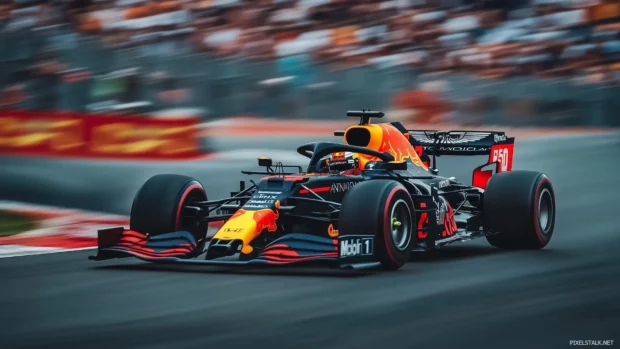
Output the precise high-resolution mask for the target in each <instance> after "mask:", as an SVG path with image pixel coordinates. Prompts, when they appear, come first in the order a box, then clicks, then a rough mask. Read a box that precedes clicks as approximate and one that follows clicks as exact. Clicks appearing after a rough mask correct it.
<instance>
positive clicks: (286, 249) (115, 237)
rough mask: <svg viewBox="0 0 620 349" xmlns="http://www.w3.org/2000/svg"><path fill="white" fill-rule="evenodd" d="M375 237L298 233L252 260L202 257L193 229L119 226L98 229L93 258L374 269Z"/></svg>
mask: <svg viewBox="0 0 620 349" xmlns="http://www.w3.org/2000/svg"><path fill="white" fill-rule="evenodd" d="M373 239H374V238H373V237H372V236H340V237H338V238H334V239H330V238H324V237H319V236H315V235H311V234H300V233H295V234H287V235H284V236H282V237H280V238H279V239H276V240H274V241H272V242H271V243H269V244H268V245H267V246H265V248H264V249H262V250H261V252H260V253H259V254H258V255H257V256H256V257H255V258H252V259H249V260H225V259H198V258H197V257H199V256H200V255H202V254H203V253H205V252H206V250H205V249H204V247H205V246H204V245H205V244H204V243H203V244H199V243H197V242H196V239H195V238H194V236H193V235H192V234H191V233H190V232H187V231H177V232H171V233H167V234H162V235H156V236H148V235H146V234H143V233H140V232H136V231H133V230H127V229H124V228H123V227H118V228H111V229H104V230H99V231H98V232H97V254H96V255H95V256H90V257H89V259H91V260H96V261H101V260H109V259H117V258H127V257H135V258H138V259H140V260H143V261H146V262H151V263H165V264H188V265H211V266H252V265H261V266H283V265H293V264H295V265H298V264H310V263H319V264H326V265H329V266H332V267H339V268H342V269H373V268H377V267H379V266H380V263H379V262H378V261H376V260H375V258H374V251H373V249H372V246H374V241H373ZM362 241H363V242H364V243H363V246H364V248H350V247H349V246H353V245H354V244H355V246H357V245H359V244H360V243H361V242H362ZM342 247H344V248H342ZM349 261H350V262H349Z"/></svg>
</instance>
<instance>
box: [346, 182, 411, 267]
mask: <svg viewBox="0 0 620 349" xmlns="http://www.w3.org/2000/svg"><path fill="white" fill-rule="evenodd" d="M413 210H414V208H413V203H412V201H411V196H410V195H409V192H408V191H407V189H406V188H405V187H404V186H403V185H402V184H400V183H398V182H396V181H392V180H370V181H367V182H362V183H359V184H357V185H355V186H354V187H353V188H351V190H350V191H349V192H348V193H347V194H346V195H345V197H344V198H343V201H342V206H341V210H340V215H339V222H338V229H339V231H340V235H341V236H345V235H360V234H369V233H370V234H374V237H375V257H376V258H377V259H378V261H379V262H381V266H382V267H383V269H386V270H397V269H400V268H402V267H403V266H404V265H405V264H406V263H407V262H408V261H409V258H410V257H411V253H412V250H413V246H414V244H415V243H416V239H417V235H416V234H415V232H416V230H415V227H416V222H415V214H414V212H413ZM393 217H400V218H398V219H400V220H401V226H400V227H402V230H398V231H397V232H396V233H395V234H393V231H396V230H394V229H395V228H394V227H393V224H392V218H393Z"/></svg>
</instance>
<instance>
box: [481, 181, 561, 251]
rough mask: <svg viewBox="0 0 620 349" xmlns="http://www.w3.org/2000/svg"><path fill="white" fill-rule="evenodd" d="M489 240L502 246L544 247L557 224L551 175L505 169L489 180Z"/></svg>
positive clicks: (486, 210) (486, 195)
mask: <svg viewBox="0 0 620 349" xmlns="http://www.w3.org/2000/svg"><path fill="white" fill-rule="evenodd" d="M482 212H483V216H484V217H483V225H484V228H485V229H486V230H490V231H492V232H494V234H493V235H488V236H487V241H488V242H489V243H490V244H491V245H492V246H495V247H498V248H502V249H542V248H544V247H545V246H547V244H548V243H549V241H551V237H552V236H553V231H554V228H555V192H554V190H553V185H552V184H551V180H550V179H549V177H547V175H545V174H543V173H540V172H534V171H511V172H501V173H498V174H496V175H494V176H493V177H491V179H490V180H489V183H488V185H487V187H486V189H485V192H484V198H483V208H482Z"/></svg>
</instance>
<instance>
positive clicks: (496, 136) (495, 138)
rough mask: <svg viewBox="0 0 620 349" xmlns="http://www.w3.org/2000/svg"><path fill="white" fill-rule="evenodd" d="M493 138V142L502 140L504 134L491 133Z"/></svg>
mask: <svg viewBox="0 0 620 349" xmlns="http://www.w3.org/2000/svg"><path fill="white" fill-rule="evenodd" d="M493 140H494V141H495V142H502V141H505V140H506V135H493Z"/></svg>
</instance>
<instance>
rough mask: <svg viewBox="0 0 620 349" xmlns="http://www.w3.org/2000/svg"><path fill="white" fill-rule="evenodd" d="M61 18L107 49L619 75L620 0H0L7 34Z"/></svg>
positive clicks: (614, 78)
mask: <svg viewBox="0 0 620 349" xmlns="http://www.w3.org/2000/svg"><path fill="white" fill-rule="evenodd" d="M58 24H65V25H68V26H69V27H70V28H71V30H72V31H74V32H75V33H78V34H80V35H85V36H86V35H87V36H95V37H98V38H99V40H101V42H103V43H104V44H105V45H106V46H107V47H118V48H123V47H145V48H148V50H149V51H150V53H151V54H153V53H155V54H157V53H158V52H159V53H161V54H171V53H175V52H186V51H190V52H209V53H211V54H213V55H216V56H220V57H245V58H251V59H256V60H271V59H283V58H287V57H304V59H306V60H309V61H311V62H321V63H327V64H330V65H331V66H334V67H344V68H349V67H359V66H369V65H375V66H378V67H385V66H399V65H400V66H407V67H415V68H417V69H421V70H424V71H429V72H458V73H466V74H470V75H473V76H476V77H480V78H489V79H499V78H505V77H515V76H539V77H562V78H563V77H566V78H570V79H572V80H573V81H577V82H579V83H596V84H614V85H617V84H619V83H620V0H510V1H508V0H478V1H475V0H154V1H145V0H53V1H35V0H18V1H14V2H12V3H4V4H3V5H0V28H1V30H2V31H16V30H28V29H29V28H32V27H44V26H53V25H58ZM301 62H303V61H302V60H292V61H291V63H290V64H292V65H298V64H302V63H301ZM56 63H57V62H56ZM54 67H55V66H54V62H53V61H52V60H48V61H47V63H46V64H43V65H40V66H38V68H37V70H36V71H37V72H38V74H43V75H45V74H48V75H49V72H50V71H53V69H55V68H54ZM66 68H67V67H63V66H56V69H66ZM46 69H47V70H46ZM50 69H51V70H50Z"/></svg>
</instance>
